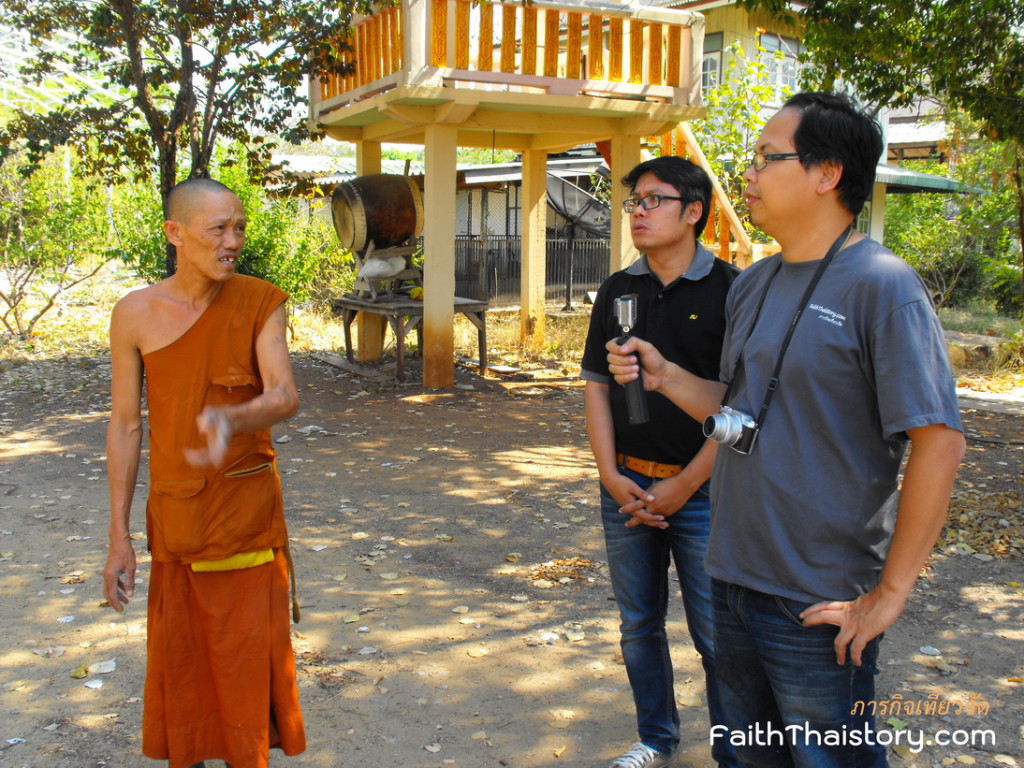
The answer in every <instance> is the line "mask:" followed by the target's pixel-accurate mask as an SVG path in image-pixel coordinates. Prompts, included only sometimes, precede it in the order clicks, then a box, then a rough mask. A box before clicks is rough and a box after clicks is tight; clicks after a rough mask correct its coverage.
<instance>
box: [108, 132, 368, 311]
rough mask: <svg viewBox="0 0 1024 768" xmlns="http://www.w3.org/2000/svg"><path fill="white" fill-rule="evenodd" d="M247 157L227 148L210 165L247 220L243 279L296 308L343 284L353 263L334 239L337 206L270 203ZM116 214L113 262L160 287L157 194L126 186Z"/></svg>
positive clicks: (308, 200) (286, 200) (289, 200)
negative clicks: (265, 286) (261, 283)
mask: <svg viewBox="0 0 1024 768" xmlns="http://www.w3.org/2000/svg"><path fill="white" fill-rule="evenodd" d="M240 155H241V156H240ZM244 155H245V152H244V149H243V148H242V147H240V146H239V145H231V146H222V147H220V148H218V150H217V152H216V153H215V154H214V157H213V158H212V160H211V170H212V171H213V172H214V173H215V175H216V177H217V179H218V180H220V181H222V182H223V183H224V184H226V185H227V186H228V187H230V188H231V189H232V190H234V192H235V194H237V195H238V197H239V199H240V200H241V201H242V206H243V208H244V209H245V213H246V219H247V222H248V224H247V226H246V238H245V247H244V248H243V249H242V253H241V254H240V256H239V260H238V272H239V273H241V274H246V275H253V276H255V277H259V278H262V279H264V280H268V281H270V282H272V283H273V284H274V285H276V286H277V287H278V288H281V289H282V290H285V291H287V292H288V293H289V294H290V295H291V297H292V299H293V300H294V301H296V302H302V301H305V300H307V299H308V298H310V296H311V295H312V294H313V293H314V292H316V290H317V289H318V288H319V287H320V286H322V285H330V284H331V283H332V282H333V283H343V282H344V281H345V279H346V273H347V272H349V271H350V269H349V268H350V266H351V263H352V257H351V254H349V253H348V252H347V251H344V250H343V249H342V248H341V245H340V244H339V242H338V237H337V235H336V234H335V233H334V228H333V225H332V222H331V216H330V199H329V198H326V199H325V198H323V197H322V196H321V197H319V198H315V197H313V196H308V197H307V196H301V197H280V196H278V197H271V196H269V195H268V194H267V189H266V187H265V186H264V185H263V184H262V183H256V182H253V181H252V178H251V176H252V173H251V169H250V168H249V165H248V160H247V159H246V157H245V156H244ZM279 181H280V180H279ZM109 210H110V221H111V227H112V234H111V237H110V248H109V255H110V256H111V257H116V258H119V259H121V260H122V261H124V262H125V263H126V264H129V265H131V267H132V268H133V269H134V271H135V272H136V273H137V274H138V275H139V277H141V278H142V279H143V280H146V281H148V282H155V281H156V280H159V279H160V276H161V275H162V273H163V263H162V262H163V258H162V256H163V246H164V243H165V238H164V231H163V226H162V223H163V212H162V209H161V205H160V198H159V195H158V194H157V192H156V190H155V189H154V188H153V187H152V186H151V185H148V186H147V185H145V184H142V183H131V184H122V185H119V186H118V187H117V189H116V193H115V195H114V197H113V199H112V200H111V202H110V206H109Z"/></svg>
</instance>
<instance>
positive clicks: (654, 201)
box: [622, 195, 684, 213]
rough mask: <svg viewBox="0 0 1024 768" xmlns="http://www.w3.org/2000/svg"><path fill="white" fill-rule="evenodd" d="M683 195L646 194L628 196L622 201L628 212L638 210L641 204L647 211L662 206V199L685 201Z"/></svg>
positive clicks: (624, 208) (623, 208) (623, 207)
mask: <svg viewBox="0 0 1024 768" xmlns="http://www.w3.org/2000/svg"><path fill="white" fill-rule="evenodd" d="M683 199H684V198H682V197H672V196H671V195H644V196H643V197H627V198H626V199H625V200H623V201H622V210H624V211H625V212H626V213H632V212H633V211H635V210H636V208H637V206H640V207H641V208H643V209H644V210H645V211H653V210H654V209H655V208H660V207H661V201H662V200H679V201H680V202H682V201H683Z"/></svg>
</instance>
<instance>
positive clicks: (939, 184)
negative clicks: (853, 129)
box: [875, 163, 980, 193]
mask: <svg viewBox="0 0 1024 768" xmlns="http://www.w3.org/2000/svg"><path fill="white" fill-rule="evenodd" d="M875 182H876V183H879V184H885V185H886V190H885V191H886V192H896V193H899V192H963V193H976V192H979V191H980V190H978V189H976V188H974V187H969V186H967V185H966V184H961V183H960V182H959V181H953V179H947V178H946V177H945V176H933V175H932V174H930V173H921V172H920V171H912V170H910V169H909V168H899V167H897V166H895V165H887V164H885V163H879V165H878V167H877V168H876V169H875Z"/></svg>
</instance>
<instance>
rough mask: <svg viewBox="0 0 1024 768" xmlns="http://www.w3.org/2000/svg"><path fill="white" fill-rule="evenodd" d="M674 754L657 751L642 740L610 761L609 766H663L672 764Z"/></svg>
mask: <svg viewBox="0 0 1024 768" xmlns="http://www.w3.org/2000/svg"><path fill="white" fill-rule="evenodd" d="M672 758H673V755H666V754H665V753H664V752H655V751H654V750H653V749H651V748H650V747H648V746H647V745H646V744H644V743H643V742H642V741H638V742H637V743H636V744H634V745H633V746H632V747H630V748H629V752H627V753H626V754H624V755H619V756H618V757H616V758H615V759H614V760H612V761H611V763H609V765H608V768H662V766H667V765H672Z"/></svg>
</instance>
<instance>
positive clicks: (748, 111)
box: [692, 40, 791, 242]
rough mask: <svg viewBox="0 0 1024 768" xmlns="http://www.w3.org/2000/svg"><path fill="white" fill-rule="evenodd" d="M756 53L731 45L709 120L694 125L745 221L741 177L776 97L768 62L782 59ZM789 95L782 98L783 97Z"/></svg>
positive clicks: (711, 96)
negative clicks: (767, 108) (750, 54)
mask: <svg viewBox="0 0 1024 768" xmlns="http://www.w3.org/2000/svg"><path fill="white" fill-rule="evenodd" d="M757 52H758V55H757V57H756V58H753V59H750V58H748V57H747V55H746V53H745V52H744V50H743V46H742V44H741V43H740V42H739V41H736V40H734V41H733V42H732V44H731V45H730V46H729V58H728V61H727V62H726V65H725V69H724V71H723V74H722V82H721V83H719V84H718V85H716V86H715V87H714V88H712V89H710V91H709V92H708V93H707V94H706V95H705V103H706V105H707V110H708V111H707V117H705V118H704V119H703V120H699V121H695V122H694V123H693V124H692V125H693V132H694V135H695V136H696V137H697V140H698V142H699V144H700V146H701V149H703V150H704V154H705V155H706V156H707V158H708V162H709V163H711V167H712V169H713V170H714V171H715V174H716V175H717V176H718V179H719V181H720V182H721V184H722V187H723V188H724V189H725V192H726V194H727V195H728V197H729V200H730V202H731V203H732V205H733V208H735V209H736V211H737V213H739V214H740V215H741V216H743V215H745V213H746V203H745V202H744V199H743V185H744V182H743V173H744V172H745V171H746V170H747V164H748V162H749V158H750V157H751V155H752V154H753V152H754V147H755V145H756V144H757V137H758V136H759V135H760V133H761V129H762V128H763V127H764V124H765V122H767V120H768V116H769V115H768V114H766V113H765V112H764V111H763V110H762V105H763V104H768V103H771V102H772V101H774V100H775V99H776V98H777V96H778V94H777V92H776V88H775V85H774V84H773V82H772V80H771V78H770V75H769V68H768V63H767V57H768V56H769V55H772V56H775V57H777V58H781V57H782V56H783V53H782V51H777V52H775V53H774V54H769V53H768V52H767V51H765V49H764V48H762V47H761V46H760V45H759V46H758V49H757ZM789 95H791V94H789V93H786V94H783V98H788V96H789ZM751 234H752V236H753V238H754V239H755V240H756V241H760V242H768V241H769V240H770V238H768V237H767V236H766V235H764V233H762V232H760V230H757V229H753V231H752V233H751Z"/></svg>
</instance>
